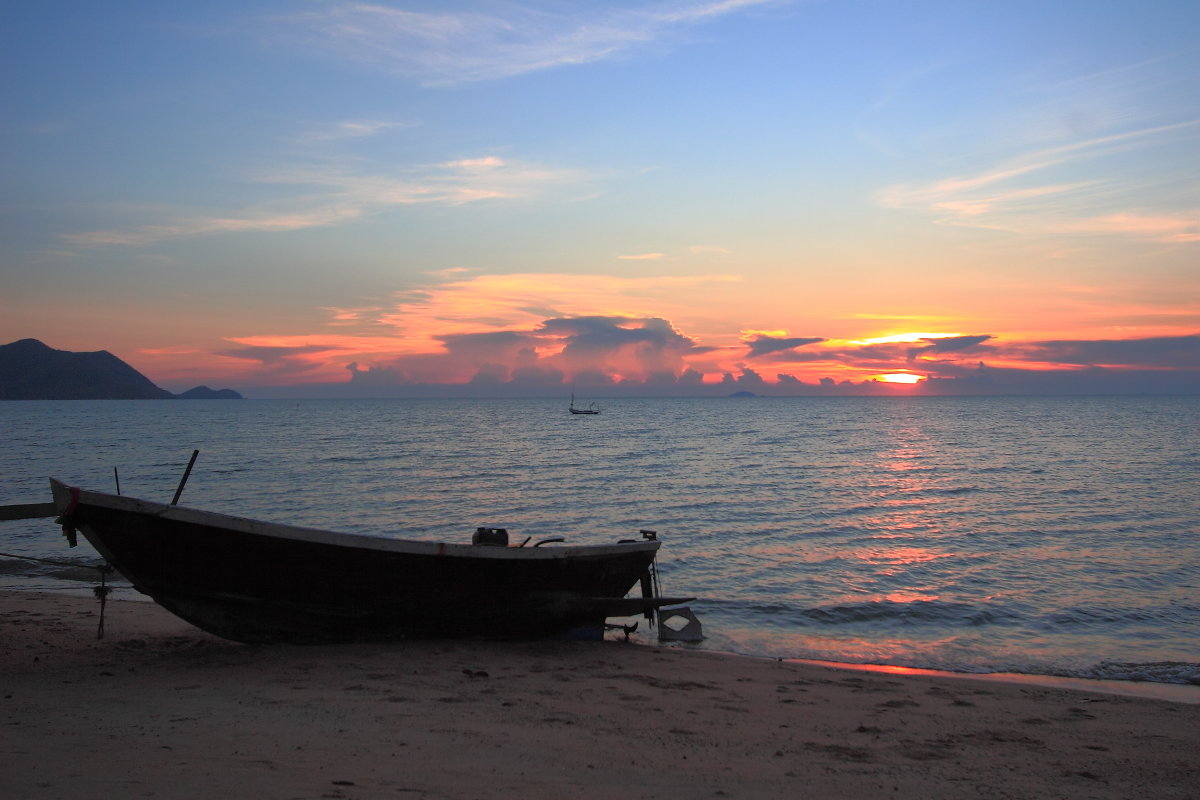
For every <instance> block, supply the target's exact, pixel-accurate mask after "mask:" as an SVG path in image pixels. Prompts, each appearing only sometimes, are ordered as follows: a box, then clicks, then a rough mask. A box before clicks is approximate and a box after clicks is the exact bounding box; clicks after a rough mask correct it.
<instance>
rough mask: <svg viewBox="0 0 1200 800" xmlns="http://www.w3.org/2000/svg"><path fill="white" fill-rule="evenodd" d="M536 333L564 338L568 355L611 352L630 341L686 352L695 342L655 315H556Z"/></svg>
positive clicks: (630, 342)
mask: <svg viewBox="0 0 1200 800" xmlns="http://www.w3.org/2000/svg"><path fill="white" fill-rule="evenodd" d="M538 333H541V334H545V335H547V336H551V337H556V338H561V339H564V340H565V341H566V343H567V345H566V349H565V352H567V353H569V354H570V353H581V354H582V353H586V354H594V353H604V352H612V351H616V350H620V349H621V348H623V347H625V346H627V345H631V344H644V345H651V346H653V347H655V348H658V349H663V350H675V351H688V350H690V349H691V348H692V347H693V346H694V345H695V342H693V341H692V340H691V339H689V338H688V337H686V336H684V335H682V334H681V333H679V332H678V331H677V330H675V328H674V326H672V325H671V323H670V322H667V321H666V320H665V319H661V318H658V317H646V318H631V317H599V316H593V317H558V318H555V319H548V320H545V321H544V322H542V324H541V326H540V327H539V328H538Z"/></svg>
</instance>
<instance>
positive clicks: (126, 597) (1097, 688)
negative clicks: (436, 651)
mask: <svg viewBox="0 0 1200 800" xmlns="http://www.w3.org/2000/svg"><path fill="white" fill-rule="evenodd" d="M51 580H54V581H55V582H56V583H61V586H33V587H29V586H23V585H22V584H24V583H26V582H27V579H10V580H5V579H4V576H0V594H3V593H4V592H26V593H33V594H50V595H63V596H67V597H75V598H90V597H92V589H91V587H90V586H89V587H86V588H85V587H84V586H77V585H73V584H72V583H70V582H66V581H61V579H51ZM114 588H115V589H120V595H118V593H117V592H116V591H114V592H113V594H111V595H110V599H109V602H113V601H117V602H132V603H148V604H150V605H155V603H154V601H153V600H151V599H150V598H149V597H146V596H145V595H143V594H141V593H139V592H138V591H137V590H135V589H134V588H133V587H132V586H131V585H129V584H128V583H124V584H118V585H117V586H116V587H114ZM160 610H161V609H160ZM164 613H169V612H164ZM184 624H186V623H184ZM188 627H189V628H190V627H191V626H188ZM193 630H195V629H194V628H193ZM630 643H631V644H633V645H636V646H642V647H674V646H672V645H664V644H660V643H658V641H657V639H655V638H654V637H652V636H649V635H647V636H645V637H644V640H643V637H637V638H635V639H633V640H631V642H630ZM677 649H680V650H682V651H684V652H703V653H711V654H714V655H724V656H732V657H736V658H751V659H761V660H768V661H783V662H787V663H795V664H811V665H814V666H820V667H826V668H829V669H844V670H858V671H864V672H872V673H877V674H881V675H924V676H928V677H940V678H946V679H956V678H957V679H963V680H980V681H1001V682H1005V683H1015V684H1021V685H1032V686H1044V687H1048V688H1063V689H1074V690H1077V691H1084V692H1102V693H1104V694H1115V695H1124V696H1129V697H1144V698H1148V699H1156V700H1168V701H1171V702H1175V703H1190V704H1200V685H1192V684H1181V683H1163V682H1158V681H1136V680H1116V679H1104V678H1080V677H1073V676H1066V675H1043V674H1040V673H1025V672H952V671H949V670H938V669H926V668H923V667H902V666H897V665H891V664H856V663H851V662H845V661H825V660H821V659H813V658H791V657H780V656H764V655H756V654H753V653H738V652H735V651H729V650H716V649H710V648H706V647H691V646H687V645H680V646H678V647H677Z"/></svg>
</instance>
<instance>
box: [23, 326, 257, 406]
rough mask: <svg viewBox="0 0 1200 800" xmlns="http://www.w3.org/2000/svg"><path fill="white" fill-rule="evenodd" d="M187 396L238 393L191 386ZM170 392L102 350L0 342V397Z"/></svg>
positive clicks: (157, 396)
mask: <svg viewBox="0 0 1200 800" xmlns="http://www.w3.org/2000/svg"><path fill="white" fill-rule="evenodd" d="M180 396H182V397H188V398H201V399H209V398H216V397H220V398H226V397H234V398H240V397H241V395H239V394H238V393H237V392H234V391H233V390H232V389H222V390H220V391H214V390H212V389H209V388H208V387H207V386H197V387H196V388H195V389H190V390H189V391H188V392H185V393H184V394H183V395H180ZM175 397H176V395H174V394H172V393H171V392H168V391H167V390H166V389H160V388H159V387H157V386H155V385H154V384H153V383H152V382H151V381H150V379H149V378H147V377H146V376H145V375H143V374H142V373H140V372H138V371H137V370H136V369H134V368H133V367H131V366H129V365H128V364H126V363H125V362H124V361H122V360H121V359H119V358H117V357H116V356H114V355H113V354H112V353H109V352H108V351H106V350H100V351H98V352H94V353H73V352H70V351H67V350H55V349H54V348H52V347H48V346H47V345H45V344H43V343H41V342H39V341H38V340H37V339H21V340H20V341H16V342H13V343H11V344H6V345H0V400H168V399H172V398H175Z"/></svg>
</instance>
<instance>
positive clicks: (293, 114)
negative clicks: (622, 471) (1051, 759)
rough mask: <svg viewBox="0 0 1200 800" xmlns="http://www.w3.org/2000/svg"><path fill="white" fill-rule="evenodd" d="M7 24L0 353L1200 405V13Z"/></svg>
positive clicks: (858, 8) (718, 7)
mask: <svg viewBox="0 0 1200 800" xmlns="http://www.w3.org/2000/svg"><path fill="white" fill-rule="evenodd" d="M6 16H7V19H8V27H9V30H10V39H11V43H10V44H9V45H7V46H6V49H5V51H4V53H3V54H0V58H3V61H4V63H3V66H4V76H5V77H4V78H3V81H4V84H3V86H4V88H3V92H4V98H5V107H6V110H7V111H6V114H5V119H4V120H3V122H0V137H2V138H0V143H2V152H0V159H2V164H3V176H4V178H3V181H2V184H3V188H2V189H0V192H2V195H0V196H2V198H3V214H2V215H0V225H2V226H3V228H2V233H3V236H2V242H0V340H3V341H5V342H7V341H12V340H15V339H19V338H26V337H34V338H39V339H41V340H42V341H44V342H46V343H47V344H49V345H51V346H52V347H57V348H60V349H69V350H97V349H107V350H109V351H111V352H113V353H115V354H116V355H118V356H120V357H121V358H123V359H125V360H126V361H128V362H130V363H131V364H133V365H134V366H136V367H137V368H139V369H140V370H142V371H143V372H144V373H146V374H147V375H148V376H149V377H151V379H153V380H155V381H156V382H158V383H159V384H160V385H163V386H165V387H167V388H171V389H175V390H181V389H185V388H188V387H189V386H192V385H195V384H197V383H209V384H213V385H218V384H219V385H222V386H226V385H231V386H234V387H235V388H240V389H243V390H249V391H248V393H250V394H252V395H255V396H267V395H270V394H271V393H273V392H284V391H287V392H293V393H295V392H300V393H303V392H305V391H318V390H317V389H314V388H313V387H314V386H316V387H320V389H319V391H320V392H327V391H335V392H336V391H342V392H351V393H353V392H355V391H366V390H367V389H368V388H369V389H370V391H372V392H376V393H396V394H406V393H420V392H424V393H429V392H436V388H435V389H430V388H429V387H430V386H431V385H432V386H433V387H445V386H459V385H463V384H465V385H467V386H468V387H470V388H469V391H472V392H477V393H488V392H492V393H504V392H510V393H521V392H523V391H543V392H544V391H553V390H555V387H561V386H565V385H567V384H579V383H582V384H583V385H586V386H591V387H593V388H594V389H595V391H596V392H597V393H603V392H605V391H611V392H613V393H619V392H622V391H624V392H627V393H637V392H639V391H649V389H650V388H651V387H654V390H655V391H661V392H668V391H679V392H689V391H699V389H698V387H704V386H708V387H717V388H716V389H714V391H715V390H721V389H724V388H726V384H728V383H729V381H731V380H732V381H734V382H740V383H741V384H743V385H745V386H753V387H754V388H756V389H758V390H761V391H763V392H765V393H772V392H775V393H788V392H792V393H796V392H799V393H806V392H812V393H818V392H821V391H827V390H828V388H829V387H830V386H841V387H844V388H845V389H846V390H852V389H864V390H869V391H874V390H876V389H877V388H879V384H880V382H881V381H882V383H885V384H886V383H889V381H890V379H889V378H885V377H883V376H889V375H900V376H906V377H905V378H903V380H911V379H917V378H919V379H921V380H920V382H919V383H916V384H913V383H897V384H895V385H894V386H889V387H888V390H889V391H891V390H892V389H893V388H896V389H898V390H903V391H935V390H936V391H951V390H971V391H976V390H981V389H979V387H980V386H990V387H995V388H996V390H1003V386H1005V385H1010V386H1012V387H1018V386H1019V387H1025V388H1028V387H1029V386H1034V387H1041V388H1042V389H1044V390H1063V391H1071V390H1072V387H1075V390H1080V391H1084V390H1086V391H1091V390H1096V389H1097V387H1099V390H1116V389H1120V390H1131V391H1134V390H1138V389H1139V388H1142V389H1147V390H1172V391H1178V390H1191V391H1194V390H1196V389H1197V388H1200V378H1198V376H1197V370H1200V339H1198V338H1197V337H1198V335H1200V286H1198V284H1200V279H1198V277H1197V276H1198V274H1200V269H1197V264H1198V260H1200V259H1198V257H1197V253H1198V252H1200V92H1198V91H1197V90H1196V83H1197V78H1198V76H1200V44H1198V42H1200V6H1197V5H1196V4H1191V3H1178V2H1174V3H1118V2H1098V3H1097V2H1088V3H1083V2H1063V3H1050V4H1047V3H1022V2H953V3H951V2H924V3H900V2H753V0H744V1H742V2H736V1H735V2H637V3H608V4H595V3H568V2H542V3H508V2H495V3H493V2H462V3H386V2H379V3H348V2H238V3H232V2H230V3H224V2H206V3H202V4H173V3H161V2H144V3H141V2H115V3H108V4H75V3H60V2H45V3H37V4H24V5H22V6H20V7H17V8H15V9H13V10H10V11H8V12H7V15H6ZM65 298H70V300H69V301H68V303H67V309H66V310H64V299H65ZM883 340H890V341H883ZM1081 353H1086V354H1088V357H1087V359H1081V357H1080V355H1079V354H1081ZM1168 356H1169V357H1168ZM984 367H985V368H986V369H987V374H986V378H987V379H986V380H983V379H982V378H983V376H982V374H981V372H980V370H981V368H984ZM779 376H785V377H782V378H781V377H779ZM330 384H335V386H334V387H333V388H330V386H329V385H330ZM288 387H291V388H288ZM295 387H300V388H295ZM972 387H974V388H972ZM463 391H468V389H464V390H463Z"/></svg>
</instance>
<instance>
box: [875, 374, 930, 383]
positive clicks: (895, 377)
mask: <svg viewBox="0 0 1200 800" xmlns="http://www.w3.org/2000/svg"><path fill="white" fill-rule="evenodd" d="M879 380H881V381H883V382H884V383H920V382H921V381H923V380H925V379H924V378H922V377H921V376H920V375H913V374H912V373H910V372H889V373H887V374H886V375H880V376H879Z"/></svg>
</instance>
